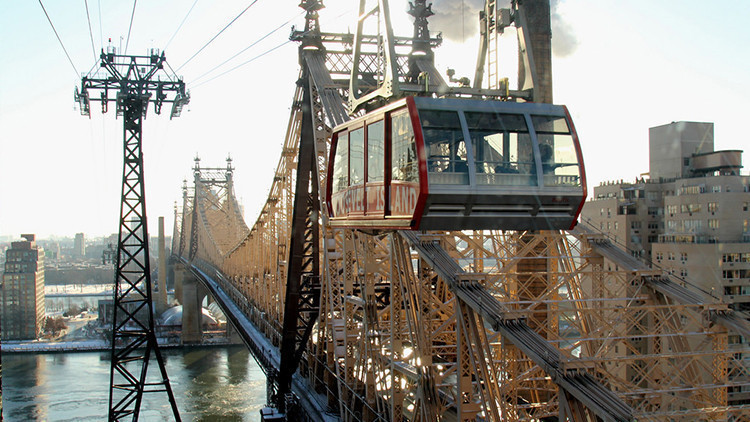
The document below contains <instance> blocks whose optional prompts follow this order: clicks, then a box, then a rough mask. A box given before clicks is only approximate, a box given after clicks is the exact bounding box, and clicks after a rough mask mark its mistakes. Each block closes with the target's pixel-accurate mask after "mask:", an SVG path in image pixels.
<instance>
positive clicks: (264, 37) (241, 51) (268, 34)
mask: <svg viewBox="0 0 750 422" xmlns="http://www.w3.org/2000/svg"><path fill="white" fill-rule="evenodd" d="M305 13H306V12H305V11H304V10H303V11H302V12H301V13H299V14H298V15H297V16H294V17H293V18H291V19H289V20H288V21H286V22H284V23H282V24H281V25H279V26H277V27H276V28H275V29H273V30H272V31H271V32H269V33H267V34H266V35H264V36H262V37H261V38H259V39H257V40H256V41H255V42H253V43H252V44H250V45H249V46H247V47H245V48H243V49H242V50H240V51H239V52H238V53H236V54H235V55H233V56H232V57H230V58H228V59H226V60H224V61H223V62H221V63H220V64H218V65H216V66H214V67H213V68H212V69H211V70H209V71H207V72H205V73H203V74H202V75H200V76H198V77H197V78H195V79H193V83H195V82H197V81H198V80H200V79H201V78H203V77H204V76H206V75H208V74H209V73H211V72H213V71H214V70H216V69H218V68H220V67H221V66H224V65H225V64H227V62H229V61H231V60H232V59H234V58H235V57H237V56H239V55H240V54H242V53H244V52H245V51H247V50H249V49H250V48H252V47H254V46H255V45H256V44H258V43H259V42H261V41H263V40H264V39H266V38H268V37H270V36H271V35H273V34H274V33H275V32H277V31H278V30H279V29H281V28H283V27H285V26H286V25H288V24H289V23H290V22H291V21H293V20H294V19H296V18H298V17H300V16H302V15H303V14H305Z"/></svg>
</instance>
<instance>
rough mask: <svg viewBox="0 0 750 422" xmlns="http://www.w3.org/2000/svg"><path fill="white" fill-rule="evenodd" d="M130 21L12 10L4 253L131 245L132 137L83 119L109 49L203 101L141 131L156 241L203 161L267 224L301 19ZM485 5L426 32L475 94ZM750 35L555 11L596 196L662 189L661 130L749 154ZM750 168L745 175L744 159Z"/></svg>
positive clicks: (729, 11)
mask: <svg viewBox="0 0 750 422" xmlns="http://www.w3.org/2000/svg"><path fill="white" fill-rule="evenodd" d="M500 3H501V4H502V3H503V2H502V1H501V2H500ZM507 3H509V1H507ZM42 4H43V6H44V9H46V11H47V13H48V15H49V18H50V19H51V20H52V23H53V24H54V27H55V29H56V30H57V33H58V35H59V37H60V39H61V40H62V43H63V45H64V46H65V49H66V50H67V52H68V54H69V56H70V61H69V60H68V58H67V57H66V53H65V51H64V50H63V48H62V47H61V46H60V42H59V41H58V40H57V38H56V35H55V32H54V31H53V29H52V26H51V25H50V23H49V22H48V20H47V17H46V16H45V12H44V10H43V7H42ZM133 4H134V3H133V2H127V1H114V0H84V1H70V0H66V1H64V0H42V1H41V2H39V1H38V0H37V1H23V2H18V1H4V2H0V237H5V236H12V237H13V238H17V237H19V236H20V234H21V233H36V234H37V235H38V236H39V237H40V238H48V237H51V236H58V237H63V236H73V235H74V234H75V233H78V232H83V233H85V234H86V235H87V237H90V238H91V237H97V236H104V235H109V234H111V233H114V232H116V231H117V228H118V227H117V224H118V219H119V205H120V189H121V180H122V137H123V133H122V132H123V129H122V121H121V120H120V119H118V118H116V117H115V114H114V112H112V111H110V112H109V113H107V114H102V113H101V111H100V110H99V107H98V104H97V103H93V104H92V112H91V117H90V118H88V117H84V116H81V115H80V113H79V111H78V110H77V108H76V106H75V103H74V101H73V90H74V88H75V87H76V86H80V79H81V74H82V73H87V72H88V71H89V70H90V69H92V67H93V66H94V65H95V64H96V63H97V59H96V57H97V56H98V54H99V51H100V50H101V48H102V47H105V48H106V47H107V46H110V45H111V46H114V47H115V48H117V49H118V50H119V52H121V53H122V52H125V48H126V46H127V54H144V53H146V52H147V51H148V50H149V49H152V48H157V49H160V50H164V51H165V54H166V58H167V61H168V62H169V64H170V65H171V67H172V68H173V69H176V70H177V74H178V75H180V76H182V77H183V78H184V80H185V82H186V83H187V86H188V89H189V90H190V93H191V102H190V105H189V106H187V107H186V108H185V109H184V110H183V113H182V116H181V117H179V118H177V119H174V120H169V116H168V113H164V114H163V115H160V116H158V115H155V114H153V113H149V115H148V117H147V119H146V120H145V124H144V127H143V151H144V161H145V169H144V175H145V178H146V181H145V186H146V204H147V215H148V218H149V221H150V233H151V234H156V232H157V227H156V222H157V217H159V216H165V220H166V226H167V227H166V231H167V233H171V230H172V229H171V226H172V222H173V217H174V205H175V202H176V201H177V202H180V203H181V201H182V189H181V187H182V181H183V179H188V180H190V179H191V178H192V176H191V169H192V166H193V163H194V162H193V159H194V158H195V157H196V155H198V156H199V157H200V158H201V165H202V166H206V167H223V166H225V165H226V161H225V160H226V158H227V156H228V155H231V157H232V159H233V165H234V167H235V168H236V170H235V173H234V175H235V176H234V177H235V192H236V194H237V197H238V198H239V199H240V201H241V202H242V204H243V205H244V207H245V219H246V221H247V222H248V224H252V222H254V221H255V219H256V217H257V214H258V212H259V210H260V208H261V207H262V205H263V203H264V202H265V198H266V196H267V193H268V189H269V188H270V186H271V182H272V177H273V171H274V169H275V167H276V164H277V162H278V159H279V154H280V150H281V145H282V142H283V139H284V135H285V131H286V127H287V122H288V119H289V113H290V110H291V108H290V107H291V103H292V100H293V98H292V97H293V93H294V89H295V80H296V79H297V76H298V72H299V64H298V59H297V57H298V56H297V45H296V44H295V43H292V42H288V38H289V34H290V31H291V28H292V25H296V26H297V28H302V27H303V25H304V19H303V18H304V15H303V14H302V9H300V8H299V7H298V4H299V1H291V0H290V1H278V0H276V1H272V0H257V1H252V0H222V1H220V2H217V1H209V0H181V1H178V0H161V1H141V2H136V3H135V5H136V7H135V11H133ZM251 4H252V6H251V7H249V8H248V6H249V5H251ZM324 4H325V6H326V8H325V9H323V10H322V11H321V12H320V15H321V27H322V29H323V30H324V31H327V32H346V31H349V30H353V29H354V28H355V8H356V6H357V4H358V2H355V1H353V0H326V1H324ZM482 4H483V2H482V1H481V0H464V1H456V0H450V1H449V0H439V1H434V2H433V11H434V12H435V13H436V15H435V16H434V17H432V18H431V19H430V22H431V25H430V29H431V31H432V32H433V34H434V33H436V32H442V33H443V38H444V42H443V45H442V46H441V47H440V48H438V49H437V50H436V65H437V68H438V69H439V70H441V71H445V70H446V69H447V68H449V67H450V68H453V69H455V70H456V76H459V77H460V76H468V77H473V75H474V67H475V62H476V56H477V48H478V35H477V27H478V26H477V13H478V9H479V8H481V7H482ZM390 5H391V14H392V20H393V22H394V31H395V33H396V34H397V35H404V36H410V35H411V33H412V26H411V18H410V17H409V16H408V15H407V14H406V13H405V11H406V10H408V1H407V0H392V1H391V2H390ZM503 6H505V7H507V6H506V5H503ZM87 8H88V14H87ZM191 8H192V10H191ZM245 9H247V10H246V11H245V13H243V14H242V15H241V16H240V17H239V18H237V20H236V21H234V23H232V24H231V25H230V26H229V27H228V28H227V29H226V30H225V31H224V32H222V33H221V34H220V35H218V36H216V35H217V34H218V33H219V31H220V30H221V29H222V28H224V27H225V26H226V25H227V24H228V23H229V22H230V21H232V19H234V18H235V17H237V16H238V15H239V14H240V13H241V12H242V11H243V10H245ZM87 16H88V18H87ZM131 16H132V25H131ZM748 21H750V4H748V2H747V1H746V0H730V1H726V2H721V3H709V2H705V1H701V2H698V1H694V0H660V1H653V0H630V1H627V2H623V1H616V0H552V31H553V65H552V66H553V88H554V99H555V103H558V104H565V105H567V106H568V108H569V109H570V111H571V114H572V117H573V120H574V122H575V125H576V128H577V130H578V134H579V137H580V140H581V146H582V150H583V155H584V160H585V164H586V172H587V176H588V184H589V186H590V189H589V194H591V193H592V192H593V186H596V185H598V184H599V183H601V182H602V181H610V180H619V179H624V180H633V179H634V178H635V177H637V176H639V175H640V174H641V173H644V172H647V171H648V128H649V127H653V126H659V125H663V124H667V123H670V122H672V121H681V120H686V121H705V122H714V123H715V132H714V138H715V148H716V149H717V150H719V149H748V150H750V148H747V147H748V146H750V137H748V135H747V134H746V131H745V130H744V129H745V119H747V118H748V117H747V115H748V111H750V107H749V106H748V102H750V79H748V77H747V76H748V71H749V70H750V54H748V46H749V45H750V30H748V29H747V26H746V23H747V22H748ZM181 23H182V25H181ZM129 33H130V36H128V34H129ZM214 36H216V38H215V39H214V40H213V41H212V42H210V43H208V42H209V40H211V39H212V37H214ZM110 40H111V42H110ZM207 43H208V44H207ZM92 44H93V46H92ZM204 46H205V48H203V50H200V49H201V47H204ZM199 50H200V51H199ZM242 50H245V51H244V52H242V53H240V52H241V51H242ZM501 51H502V56H501V60H502V61H503V62H502V63H503V67H502V69H503V70H501V73H503V74H504V75H506V76H508V77H510V79H511V82H513V81H514V80H515V75H516V63H515V55H516V45H515V36H514V33H513V31H507V32H506V35H505V36H504V40H503V44H502V47H501ZM95 52H96V53H95ZM238 53H240V54H239V55H237V57H236V58H234V59H232V60H230V61H228V62H227V63H226V64H224V65H223V66H219V65H220V64H221V63H223V62H225V61H226V60H227V59H229V58H231V57H232V56H234V55H236V54H238ZM71 62H72V64H71ZM233 68H234V70H231V69H233ZM746 155H747V154H746ZM743 162H744V164H745V166H747V165H748V163H749V162H748V158H747V156H746V157H744V158H743ZM743 173H745V174H746V173H747V171H744V172H743Z"/></svg>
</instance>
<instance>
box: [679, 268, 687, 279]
mask: <svg viewBox="0 0 750 422" xmlns="http://www.w3.org/2000/svg"><path fill="white" fill-rule="evenodd" d="M687 275H688V271H687V268H681V269H680V277H682V278H685V277H687Z"/></svg>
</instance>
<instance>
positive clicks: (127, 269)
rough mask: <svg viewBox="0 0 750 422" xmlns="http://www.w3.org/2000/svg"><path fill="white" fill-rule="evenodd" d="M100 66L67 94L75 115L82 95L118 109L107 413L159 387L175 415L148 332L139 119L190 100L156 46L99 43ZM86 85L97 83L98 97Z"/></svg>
mask: <svg viewBox="0 0 750 422" xmlns="http://www.w3.org/2000/svg"><path fill="white" fill-rule="evenodd" d="M100 60H101V61H100V67H99V71H97V72H96V73H89V74H88V75H86V76H84V77H83V78H82V80H81V89H80V91H79V90H78V88H76V93H75V100H76V101H77V102H78V103H79V107H80V111H81V114H82V115H85V116H89V117H90V103H91V102H92V101H93V102H100V103H101V107H102V113H106V112H107V109H108V106H109V104H110V103H114V104H115V111H116V114H117V116H123V129H124V131H123V155H124V157H123V175H122V195H121V201H120V218H119V235H118V241H117V251H116V255H115V288H114V307H113V309H114V310H113V315H112V358H111V369H110V389H109V420H110V421H112V420H121V419H126V418H132V420H134V421H136V420H138V416H139V412H140V407H141V401H142V398H143V394H144V393H149V392H166V393H167V396H168V399H169V403H170V405H171V408H172V413H173V415H174V418H175V419H176V420H178V421H179V420H180V414H179V411H178V410H177V403H176V402H175V399H174V394H173V393H172V388H171V386H170V383H169V377H168V376H167V370H166V368H165V366H164V360H163V359H162V356H161V352H160V351H159V346H158V344H157V342H156V335H155V333H154V307H153V302H152V285H151V266H150V263H149V244H148V242H149V236H148V225H147V220H146V194H145V185H144V174H143V151H142V148H141V147H142V143H141V140H142V135H143V128H142V124H143V119H145V117H146V113H147V111H148V108H149V104H153V108H154V112H155V113H156V114H161V109H162V106H163V105H164V104H172V110H171V114H170V119H171V118H174V117H178V116H179V115H180V112H181V111H182V107H183V106H184V105H185V104H187V103H188V102H189V100H190V96H189V94H188V93H187V92H186V91H185V83H184V82H183V81H182V79H180V78H178V77H177V76H176V75H174V74H170V73H168V72H166V70H165V66H166V65H167V64H166V58H165V56H164V53H163V52H162V53H161V54H159V51H158V50H151V51H150V54H148V55H144V56H127V55H119V54H116V52H115V49H114V48H113V47H109V48H108V49H107V52H106V53H105V52H104V51H102V53H101V56H100ZM91 91H98V92H99V93H100V95H99V96H98V97H96V96H92V95H91V94H92V93H91ZM152 353H153V356H154V357H155V358H156V363H157V365H158V367H159V371H160V377H161V381H158V382H148V381H147V379H146V377H147V373H148V366H149V361H150V358H151V354H152Z"/></svg>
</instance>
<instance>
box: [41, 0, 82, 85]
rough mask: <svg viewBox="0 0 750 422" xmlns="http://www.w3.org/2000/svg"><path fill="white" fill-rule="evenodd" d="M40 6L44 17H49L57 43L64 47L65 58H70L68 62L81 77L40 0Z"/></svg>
mask: <svg viewBox="0 0 750 422" xmlns="http://www.w3.org/2000/svg"><path fill="white" fill-rule="evenodd" d="M39 5H40V6H42V10H43V11H44V15H45V16H47V21H48V22H49V24H50V26H51V27H52V30H53V31H54V32H55V36H56V37H57V41H59V42H60V47H62V49H63V51H64V52H65V56H66V57H67V58H68V61H69V62H70V65H71V66H73V70H74V71H75V72H76V77H79V76H80V73H79V72H78V69H76V65H74V64H73V60H72V59H71V58H70V54H68V49H66V48H65V44H63V42H62V39H60V34H58V33H57V29H55V25H54V24H53V23H52V19H50V17H49V14H48V13H47V9H45V8H44V4H43V3H42V0H39Z"/></svg>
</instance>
